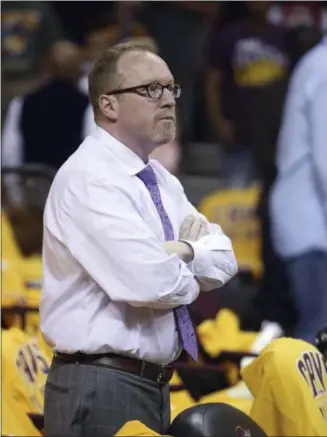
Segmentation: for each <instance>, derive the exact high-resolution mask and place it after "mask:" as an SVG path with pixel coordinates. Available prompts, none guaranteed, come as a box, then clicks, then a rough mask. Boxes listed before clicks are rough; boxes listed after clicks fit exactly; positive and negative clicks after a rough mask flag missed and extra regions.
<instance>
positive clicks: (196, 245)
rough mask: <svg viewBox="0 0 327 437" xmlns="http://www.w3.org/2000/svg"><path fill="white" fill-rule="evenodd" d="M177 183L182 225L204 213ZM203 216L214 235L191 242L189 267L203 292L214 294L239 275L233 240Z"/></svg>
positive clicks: (177, 182) (211, 233)
mask: <svg viewBox="0 0 327 437" xmlns="http://www.w3.org/2000/svg"><path fill="white" fill-rule="evenodd" d="M175 183H176V184H178V185H179V187H178V189H179V190H180V192H181V195H180V203H179V204H180V205H181V208H180V211H181V222H182V221H183V220H184V218H185V217H187V216H188V215H198V214H200V213H199V212H198V211H197V209H196V208H195V207H194V206H193V205H192V204H191V203H190V202H189V200H188V199H187V197H186V195H185V193H184V189H183V187H182V186H181V184H180V182H179V181H177V179H176V181H175ZM200 215H201V217H202V218H203V220H205V221H206V223H207V224H208V230H209V232H210V233H209V234H208V235H206V236H204V237H202V238H200V239H199V240H198V241H188V240H187V243H188V244H190V245H191V246H192V248H193V251H194V259H193V261H192V262H191V263H190V264H189V268H190V270H191V271H192V272H193V274H194V276H195V277H196V279H197V281H198V282H199V284H200V288H201V290H202V291H210V290H213V289H215V288H219V287H221V286H222V285H224V284H226V282H228V281H229V280H230V279H231V278H232V277H233V276H235V275H236V273H237V271H238V265H237V261H236V258H235V254H234V251H233V246H232V242H231V240H230V238H229V237H227V235H225V234H224V232H223V230H222V228H221V227H220V226H219V225H218V224H215V223H210V222H208V220H207V219H206V217H204V215H203V214H200Z"/></svg>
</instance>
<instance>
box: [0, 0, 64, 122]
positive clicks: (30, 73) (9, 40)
mask: <svg viewBox="0 0 327 437" xmlns="http://www.w3.org/2000/svg"><path fill="white" fill-rule="evenodd" d="M62 38H63V28H62V25H61V21H60V19H59V17H58V15H57V14H56V11H55V9H54V8H53V6H52V4H51V2H40V1H29V2H26V1H17V2H13V1H6V2H2V3H1V61H2V62H1V72H2V76H1V79H2V87H1V91H2V92H1V104H2V108H1V115H2V117H1V119H3V115H4V113H5V111H6V109H7V105H8V104H9V102H10V101H11V100H12V98H13V97H14V96H15V95H20V94H23V93H25V92H26V91H29V90H30V89H31V88H32V87H35V86H37V85H38V84H39V83H40V82H41V81H42V80H43V79H44V77H43V72H44V71H43V68H42V65H43V60H44V56H45V53H46V52H47V50H48V49H49V47H50V46H51V45H53V44H54V43H55V42H56V41H59V40H60V39H62Z"/></svg>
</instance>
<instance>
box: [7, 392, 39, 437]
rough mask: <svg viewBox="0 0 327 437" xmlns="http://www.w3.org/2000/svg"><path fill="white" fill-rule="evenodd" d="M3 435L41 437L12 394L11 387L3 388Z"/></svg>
mask: <svg viewBox="0 0 327 437" xmlns="http://www.w3.org/2000/svg"><path fill="white" fill-rule="evenodd" d="M1 435H6V436H41V435H42V434H41V433H40V431H39V430H38V429H37V428H36V427H35V426H34V425H33V423H32V421H31V419H30V418H29V417H28V416H27V414H26V412H25V411H24V410H23V409H22V407H21V405H20V403H19V402H17V401H16V400H15V399H14V398H13V396H12V393H11V390H10V387H8V386H6V384H2V387H1Z"/></svg>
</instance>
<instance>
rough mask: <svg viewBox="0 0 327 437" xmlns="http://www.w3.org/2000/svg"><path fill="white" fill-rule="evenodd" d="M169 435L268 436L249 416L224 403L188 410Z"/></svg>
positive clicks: (199, 436)
mask: <svg viewBox="0 0 327 437" xmlns="http://www.w3.org/2000/svg"><path fill="white" fill-rule="evenodd" d="M168 434H169V435H172V436H174V437H225V436H236V437H247V436H253V437H264V436H265V435H266V434H265V433H264V432H263V431H262V429H261V428H260V427H259V426H258V425H257V424H256V423H255V422H254V421H253V420H252V419H251V418H250V417H249V416H248V415H247V414H245V413H243V412H242V411H240V410H238V409H237V408H235V407H232V406H231V405H228V404H224V403H208V404H202V405H196V406H194V407H191V408H188V409H187V410H185V411H183V412H182V413H180V414H179V415H178V416H177V417H176V418H175V419H174V420H173V422H172V424H171V426H170V428H169V430H168Z"/></svg>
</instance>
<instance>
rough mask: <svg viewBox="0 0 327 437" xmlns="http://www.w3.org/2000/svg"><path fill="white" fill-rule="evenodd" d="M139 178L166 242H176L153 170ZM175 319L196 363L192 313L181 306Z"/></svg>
mask: <svg viewBox="0 0 327 437" xmlns="http://www.w3.org/2000/svg"><path fill="white" fill-rule="evenodd" d="M137 176H138V177H139V178H140V179H141V181H142V182H143V183H144V185H145V186H146V187H147V189H148V191H149V193H150V195H151V198H152V200H153V203H154V204H155V207H156V208H157V211H158V214H159V216H160V219H161V223H162V226H163V229H164V233H165V239H166V241H169V240H174V239H175V238H174V230H173V227H172V224H171V221H170V220H169V217H168V215H167V213H166V211H165V208H164V206H163V203H162V200H161V196H160V191H159V187H158V183H157V178H156V175H155V173H154V171H153V168H152V167H151V166H150V165H147V166H146V167H145V168H144V169H143V170H142V171H140V172H139V173H138V174H137ZM174 313H175V319H176V322H177V327H178V331H179V334H180V338H181V340H182V345H183V348H184V349H185V350H186V352H187V353H188V354H189V355H190V356H191V357H192V358H193V360H194V361H197V360H198V345H197V339H196V335H195V332H194V327H193V323H192V320H191V317H190V313H189V311H188V308H187V306H186V305H181V306H180V307H178V308H175V309H174Z"/></svg>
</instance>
